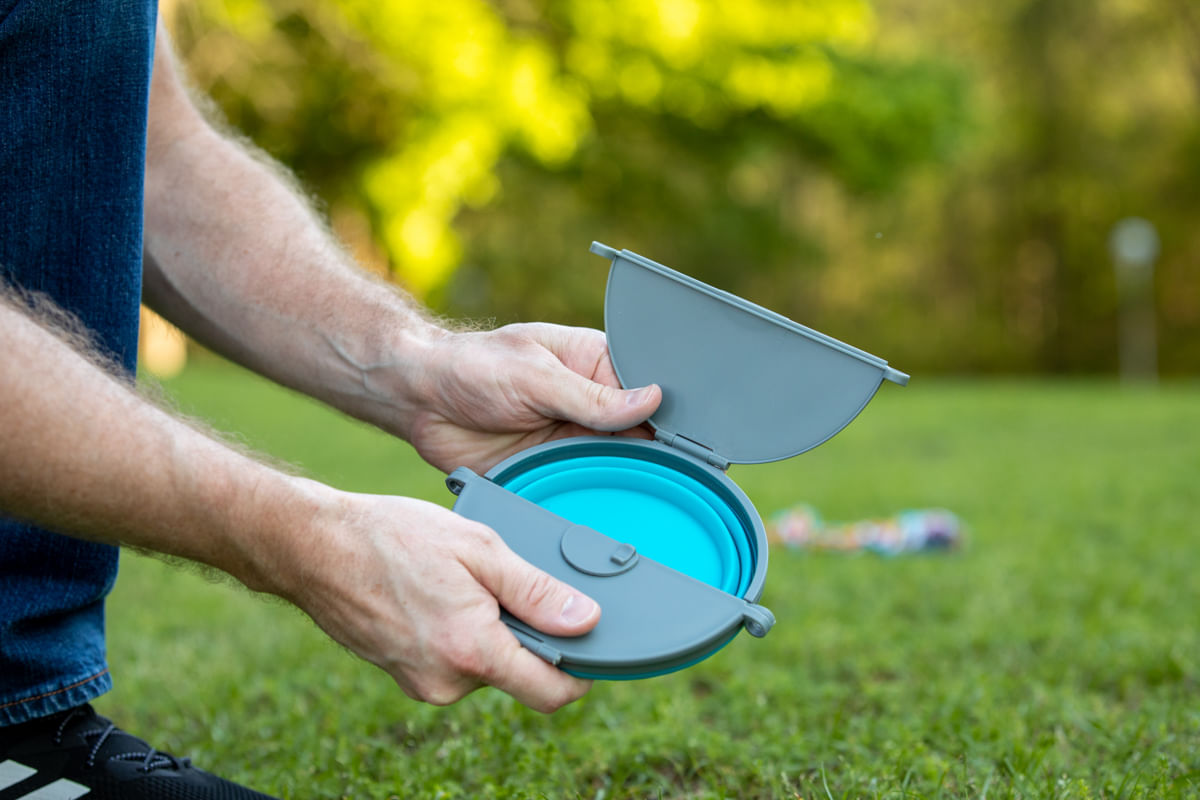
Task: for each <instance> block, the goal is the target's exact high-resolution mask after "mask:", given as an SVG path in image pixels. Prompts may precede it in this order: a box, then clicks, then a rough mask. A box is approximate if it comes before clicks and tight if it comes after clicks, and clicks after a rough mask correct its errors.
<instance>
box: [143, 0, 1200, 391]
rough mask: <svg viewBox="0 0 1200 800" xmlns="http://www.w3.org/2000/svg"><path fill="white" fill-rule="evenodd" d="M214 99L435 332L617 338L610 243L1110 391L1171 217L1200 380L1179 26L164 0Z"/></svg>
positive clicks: (1018, 14) (1033, 9) (1060, 5)
mask: <svg viewBox="0 0 1200 800" xmlns="http://www.w3.org/2000/svg"><path fill="white" fill-rule="evenodd" d="M164 9H165V11H166V13H167V14H168V17H169V24H170V27H171V28H172V30H173V32H174V35H175V36H176V39H177V41H178V43H179V45H180V48H181V50H182V51H183V53H184V54H185V57H186V58H187V61H188V64H189V67H190V70H191V73H192V76H193V78H194V80H195V81H196V83H197V84H198V85H199V87H200V88H201V89H203V90H205V91H207V92H210V93H211V94H212V95H213V96H214V97H215V99H216V101H217V103H218V105H219V106H220V107H221V108H222V109H223V111H224V114H225V116H227V117H228V118H229V120H230V121H231V122H232V123H233V124H234V125H235V126H237V127H238V128H240V129H241V130H243V131H245V132H246V133H247V134H248V135H249V136H250V137H251V138H252V139H254V140H255V141H256V142H257V143H258V144H259V145H260V146H262V147H264V148H265V149H266V150H268V151H269V152H270V153H272V154H273V155H275V156H276V157H278V158H280V159H281V160H283V161H284V162H285V163H287V164H289V165H290V166H292V167H293V168H294V169H296V171H297V172H298V173H299V175H300V177H301V179H302V180H303V181H304V182H305V183H306V184H307V185H309V186H311V187H313V189H314V190H315V191H316V193H317V194H318V195H319V196H320V197H322V198H324V200H325V201H326V202H327V203H328V206H329V213H330V217H331V219H332V222H333V224H334V226H335V228H337V229H338V231H339V232H340V233H341V234H342V235H343V236H344V237H345V238H346V239H347V240H348V241H350V242H351V244H352V245H353V246H354V248H355V250H356V252H357V253H358V255H359V256H360V258H361V259H363V260H364V261H365V262H366V263H368V264H373V265H375V266H376V267H377V268H378V269H380V270H391V271H392V272H393V274H395V275H396V276H397V277H398V279H399V280H401V281H402V282H403V283H405V284H406V285H407V286H408V287H409V288H411V289H412V290H414V291H415V292H416V293H417V294H419V295H421V296H422V297H424V298H425V299H426V300H428V301H430V302H431V303H433V304H434V305H435V307H437V308H439V309H441V310H443V311H447V312H449V313H454V314H466V315H470V316H489V317H496V318H497V319H498V320H499V321H509V320H514V319H531V318H547V319H552V320H556V321H563V322H581V323H588V324H598V323H599V322H600V319H601V307H602V294H603V283H604V276H605V270H604V269H603V265H602V264H601V263H600V262H599V261H598V260H597V259H594V258H592V257H589V256H588V255H587V253H586V248H587V245H588V243H589V242H590V241H591V240H592V239H600V240H601V241H605V242H607V243H609V244H612V245H615V246H618V247H628V248H630V249H633V250H637V251H639V252H641V253H643V254H645V255H647V256H649V257H651V258H655V259H656V260H659V261H662V262H664V263H667V264H670V265H672V266H674V267H676V268H679V269H682V270H684V271H687V272H689V273H691V274H694V275H696V276H697V277H699V278H701V279H703V280H706V281H709V282H711V283H714V284H716V285H718V286H720V287H721V288H724V289H728V290H730V291H733V292H736V293H739V294H742V295H744V296H746V297H749V298H750V299H752V300H756V301H758V302H760V303H763V304H765V305H768V306H770V307H772V308H774V309H777V310H779V311H781V312H783V313H785V314H788V315H789V316H792V317H794V318H796V319H799V320H800V321H802V322H804V323H806V324H809V325H812V326H814V327H817V328H820V329H822V330H825V331H828V332H829V333H831V334H833V335H835V336H839V337H841V338H845V339H847V340H849V341H851V342H853V343H855V344H858V345H860V346H862V347H865V348H867V349H870V350H873V351H877V352H880V353H882V354H884V355H886V356H887V357H888V358H889V359H891V360H892V361H893V362H895V363H897V364H899V365H900V366H902V367H903V368H906V369H909V370H913V371H916V370H936V369H941V370H959V371H962V370H967V371H998V370H1008V371H1013V370H1021V371H1028V370H1050V371H1111V370H1113V369H1114V368H1115V365H1116V313H1115V312H1116V293H1115V285H1114V279H1113V270H1112V266H1111V263H1110V261H1109V258H1108V254H1107V252H1106V249H1105V242H1106V239H1107V236H1108V231H1109V229H1110V227H1111V225H1112V224H1113V223H1114V222H1115V221H1116V220H1118V219H1120V218H1121V217H1124V216H1128V215H1137V216H1142V217H1146V218H1148V219H1150V220H1152V221H1153V222H1154V223H1155V224H1156V225H1157V226H1158V228H1159V230H1160V232H1161V234H1162V238H1163V254H1162V259H1161V261H1160V263H1159V266H1158V270H1157V272H1156V280H1157V286H1156V291H1157V297H1158V302H1159V306H1160V331H1159V341H1160V346H1161V350H1160V354H1159V362H1160V364H1161V366H1162V367H1163V369H1164V370H1165V371H1168V372H1172V371H1173V372H1190V373H1194V372H1195V371H1196V366H1197V365H1198V364H1200V269H1197V266H1196V265H1197V264H1200V180H1198V178H1200V114H1197V111H1198V108H1200V11H1197V9H1196V7H1195V5H1194V3H1193V2H1192V0H1141V1H1140V2H1134V1H1133V0H1086V1H1085V0H994V2H989V3H961V2H958V0H875V2H874V3H869V2H868V0H725V1H724V2H718V1H717V0H714V1H713V2H701V1H700V0H608V1H605V0H493V2H491V3H487V2H483V0H439V2H437V3H419V2H415V0H403V1H400V2H387V3H375V2H368V0H342V2H340V3H328V2H319V0H191V2H189V3H186V4H185V3H173V2H169V0H164Z"/></svg>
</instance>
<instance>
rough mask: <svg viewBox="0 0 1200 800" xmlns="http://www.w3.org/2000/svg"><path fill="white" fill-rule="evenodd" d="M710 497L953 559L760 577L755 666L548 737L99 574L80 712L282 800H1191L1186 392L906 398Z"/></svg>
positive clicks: (204, 365)
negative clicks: (936, 510) (100, 649)
mask: <svg viewBox="0 0 1200 800" xmlns="http://www.w3.org/2000/svg"><path fill="white" fill-rule="evenodd" d="M166 388H167V390H168V391H169V392H170V393H171V394H172V395H174V396H175V398H176V399H177V402H178V404H179V405H180V406H181V407H182V408H184V409H186V410H187V411H189V412H190V413H193V414H195V415H198V416H201V417H204V418H206V419H208V420H210V421H212V423H213V424H214V425H215V426H216V427H218V428H220V429H222V430H225V431H232V432H235V433H236V434H237V435H238V437H239V438H241V439H243V440H244V441H246V442H247V443H249V444H250V445H252V446H254V447H257V448H259V449H261V450H264V451H266V452H268V453H270V454H272V455H273V456H276V457H278V458H282V459H285V460H287V461H289V462H292V463H294V464H297V465H299V466H300V467H301V468H302V469H303V470H305V471H306V472H307V473H308V474H311V475H313V476H315V477H319V478H322V479H324V480H327V481H330V482H332V483H333V484H335V485H337V486H340V487H343V488H347V489H354V490H360V491H372V492H396V493H405V494H412V495H416V496H420V497H424V498H426V499H433V500H437V501H439V502H442V503H444V504H446V505H449V504H450V500H451V499H452V497H451V495H450V494H449V493H448V492H447V491H446V490H445V488H444V487H443V485H442V483H441V476H440V474H439V473H438V472H436V471H435V470H433V469H432V468H430V467H428V466H426V465H424V464H423V463H422V462H421V461H420V460H419V459H418V458H417V457H416V456H415V455H414V454H413V453H412V452H411V451H410V450H409V449H408V447H407V446H406V445H405V444H403V443H401V442H397V441H395V440H390V439H389V438H388V437H386V436H384V435H383V434H381V433H378V432H376V431H374V430H373V429H369V428H366V427H364V426H362V425H360V424H357V423H354V422H351V421H347V420H345V419H343V418H340V417H338V416H336V415H334V414H331V413H329V412H327V411H324V410H322V409H321V408H319V407H317V406H315V405H313V404H312V403H310V402H308V401H305V400H303V399H300V398H297V397H295V396H294V395H291V394H289V393H287V392H285V391H283V390H280V389H278V388H276V387H273V386H271V385H269V384H266V383H264V382H262V381H259V380H257V379H254V378H251V377H249V376H248V375H246V374H245V373H243V372H241V371H238V370H235V369H233V368H230V367H228V366H225V365H223V364H220V363H216V362H213V361H209V360H203V361H200V362H198V363H196V364H194V365H193V366H192V367H189V369H188V371H187V372H185V373H184V374H183V375H182V376H181V377H179V378H177V379H175V380H173V381H171V382H170V383H168V384H167V387H166ZM780 402H781V404H784V403H786V398H781V401H780ZM731 474H732V476H733V477H734V479H735V480H736V481H738V482H739V484H740V485H742V487H743V488H744V489H745V490H746V492H747V493H748V494H749V496H750V497H751V498H752V499H753V500H754V502H755V504H756V505H757V506H758V508H759V510H760V511H761V512H762V513H763V514H764V516H768V515H770V514H771V513H772V512H774V511H776V510H778V509H781V508H785V507H788V506H790V505H793V504H796V503H800V502H804V503H809V504H811V505H813V506H814V507H816V508H817V509H819V511H820V512H821V513H822V515H823V516H825V517H826V518H828V519H842V520H848V519H856V518H861V517H870V516H877V515H886V514H890V513H892V512H894V511H898V510H901V509H905V508H921V507H930V506H933V507H945V508H949V509H951V510H953V511H954V512H956V513H957V514H959V515H960V516H961V517H962V518H963V519H964V520H965V521H966V522H967V523H968V525H969V540H968V543H967V546H966V547H965V548H964V549H963V550H962V551H960V552H957V553H952V554H941V555H928V556H903V557H896V558H891V559H887V558H881V557H877V556H874V555H842V554H811V553H807V554H806V553H800V552H797V551H792V550H787V549H780V548H777V549H773V550H772V552H771V556H770V557H771V562H770V564H771V566H770V572H769V574H768V578H767V586H766V592H765V594H764V597H763V601H762V602H763V603H764V604H765V605H767V606H768V607H770V608H771V609H772V610H773V611H774V612H775V615H776V616H777V617H778V620H779V622H778V624H777V625H776V626H775V628H774V629H773V630H772V631H771V633H770V635H768V636H767V637H766V638H765V639H761V640H759V639H752V638H750V637H748V636H745V635H741V636H739V637H738V638H736V639H735V640H734V641H733V642H732V643H731V644H730V645H729V646H728V647H726V648H725V649H724V650H722V651H721V652H720V653H718V654H717V655H716V656H714V657H713V658H711V659H709V660H707V661H705V662H703V663H702V664H700V665H698V666H696V667H693V668H691V669H688V670H685V671H683V672H679V673H676V674H673V675H669V676H665V677H661V678H655V679H652V680H648V681H640V682H629V683H600V682H598V683H597V684H596V685H595V687H594V688H593V689H592V691H591V693H590V694H589V695H588V696H587V697H585V698H584V699H583V700H581V701H580V702H578V703H575V704H573V705H572V706H569V707H567V708H566V709H564V710H562V711H560V712H559V713H557V714H554V715H551V716H542V715H540V714H537V713H534V712H530V711H528V710H526V709H524V708H522V707H520V706H518V705H517V704H516V703H515V702H513V701H511V700H510V699H509V698H507V697H506V696H504V695H502V694H500V693H498V692H495V691H492V690H483V691H480V692H476V693H475V694H473V695H471V696H470V697H468V698H467V699H466V700H464V701H462V702H461V703H459V704H457V705H456V706H453V707H450V708H444V709H443V708H433V707H429V706H425V705H421V704H418V703H415V702H413V701H410V700H409V699H407V698H406V697H405V696H404V695H403V694H402V693H401V692H400V691H399V690H398V689H396V688H395V686H394V685H393V684H392V683H391V681H390V679H389V678H388V677H387V676H386V675H384V674H382V673H381V672H379V671H378V670H376V669H375V668H373V667H371V666H369V665H367V664H364V663H362V662H360V661H358V660H357V659H355V658H354V657H352V656H350V655H349V654H347V653H346V652H344V651H343V650H341V649H340V648H338V647H337V646H335V645H333V644H331V643H329V642H328V641H326V640H325V639H324V638H323V637H322V635H321V634H320V633H319V632H318V631H317V630H316V629H315V627H314V626H313V625H312V624H311V623H309V622H308V621H307V620H306V619H305V618H304V617H303V616H302V615H300V614H299V613H298V612H295V611H294V610H292V609H291V608H289V607H287V606H285V605H283V604H281V603H279V602H271V601H266V600H264V599H262V598H260V597H256V596H253V595H251V594H249V593H248V592H246V591H245V590H243V589H240V588H236V587H234V586H231V585H229V584H228V583H223V582H220V581H212V580H210V579H207V578H206V577H205V576H204V575H202V574H200V573H199V572H198V571H196V570H191V569H187V568H184V569H180V568H179V567H173V566H168V565H165V564H162V563H160V562H158V561H154V560H149V559H145V558H139V557H136V556H133V555H127V556H126V557H125V559H124V562H123V565H122V577H121V580H120V581H119V582H118V585H117V588H116V590H115V592H114V594H113V597H112V602H111V605H110V621H109V626H110V649H111V661H112V667H113V672H114V675H115V680H116V689H115V690H114V691H113V692H112V693H111V694H110V695H108V696H107V697H105V698H103V699H102V700H101V701H100V702H99V703H98V707H99V708H100V710H101V711H102V712H105V713H108V714H109V715H111V716H113V717H114V718H116V719H117V720H118V722H120V723H121V724H123V725H125V726H127V727H129V728H130V729H132V730H134V731H136V732H139V733H141V734H143V735H145V736H147V737H149V738H152V740H153V741H154V743H155V744H156V745H158V746H160V747H163V748H167V749H171V750H174V751H176V752H179V753H182V754H187V755H191V756H192V757H193V758H194V760H196V761H197V762H198V763H199V764H201V765H202V766H205V767H207V768H209V769H211V770H213V771H216V772H219V773H222V774H225V775H228V776H230V777H232V778H236V779H238V780H241V781H244V782H247V783H249V784H251V785H255V786H257V787H259V788H261V789H262V790H264V791H269V792H272V793H274V794H277V795H279V796H281V797H284V798H343V797H345V798H390V797H396V798H412V797H472V798H474V797H548V798H559V797H563V798H575V797H579V798H626V797H628V798H660V797H661V798H710V797H711V798H717V797H730V798H733V797H736V798H759V797H764V798H766V797H781V798H794V797H802V798H806V800H807V799H809V798H852V797H867V798H877V797H878V798H901V797H944V798H957V797H989V798H1007V797H1046V798H1067V797H1071V798H1115V797H1179V798H1183V797H1196V796H1200V624H1198V621H1200V611H1198V609H1200V579H1198V578H1197V575H1196V572H1197V568H1198V567H1200V539H1198V536H1197V533H1198V529H1200V485H1198V484H1200V385H1197V384H1195V383H1187V384H1168V385H1164V386H1162V387H1159V388H1158V389H1156V390H1133V389H1127V388H1122V387H1120V386H1117V385H1115V384H1112V383H1106V382H1035V381H1029V382H1022V381H948V380H937V381H934V380H925V379H923V378H921V377H920V376H917V377H915V378H914V380H913V382H912V384H911V385H910V386H909V387H908V388H905V389H900V388H898V387H894V386H890V385H887V386H884V387H883V389H882V390H881V391H880V394H879V396H878V397H877V398H876V399H875V401H874V402H873V403H872V404H871V405H870V406H869V407H868V408H867V409H866V411H865V412H864V413H863V414H862V416H861V417H860V418H859V419H858V420H857V421H855V422H854V423H853V424H852V425H851V426H850V427H849V428H847V429H846V430H845V431H843V432H842V433H841V434H839V435H838V436H837V437H836V438H834V439H833V440H831V441H830V442H828V443H826V444H825V445H822V446H821V447H820V448H818V449H817V450H814V451H812V452H810V453H807V454H804V455H802V456H799V457H797V458H795V459H792V460H790V461H788V462H786V463H781V464H771V465H765V466H754V467H741V468H735V469H734V470H733V472H732V473H731Z"/></svg>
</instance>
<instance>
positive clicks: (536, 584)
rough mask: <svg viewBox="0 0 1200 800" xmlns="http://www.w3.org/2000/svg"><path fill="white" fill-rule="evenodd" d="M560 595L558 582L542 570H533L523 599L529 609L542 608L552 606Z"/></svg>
mask: <svg viewBox="0 0 1200 800" xmlns="http://www.w3.org/2000/svg"><path fill="white" fill-rule="evenodd" d="M558 594H559V588H558V581H556V580H554V578H551V577H550V576H549V575H547V574H546V573H544V572H542V571H541V570H538V569H534V570H531V572H530V575H529V578H528V579H527V581H526V584H525V587H524V591H523V593H522V597H523V599H524V600H525V603H526V605H527V607H530V608H541V607H542V606H544V605H547V604H552V603H553V601H554V600H555V599H557V597H558Z"/></svg>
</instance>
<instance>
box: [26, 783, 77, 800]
mask: <svg viewBox="0 0 1200 800" xmlns="http://www.w3.org/2000/svg"><path fill="white" fill-rule="evenodd" d="M91 791H92V790H91V789H89V788H88V787H86V786H83V785H81V784H78V783H76V782H75V781H69V780H67V779H66V778H59V779H58V780H56V781H55V782H54V783H51V784H48V785H46V786H43V787H42V788H40V789H36V790H34V791H32V792H30V793H29V794H27V795H25V796H24V797H21V798H19V800H75V798H77V797H83V796H84V795H85V794H90V793H91Z"/></svg>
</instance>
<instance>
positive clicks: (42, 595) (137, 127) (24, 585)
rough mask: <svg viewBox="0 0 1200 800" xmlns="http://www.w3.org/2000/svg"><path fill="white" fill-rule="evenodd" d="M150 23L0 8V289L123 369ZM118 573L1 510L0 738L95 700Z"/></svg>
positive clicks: (103, 9)
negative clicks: (4, 729) (52, 308)
mask: <svg viewBox="0 0 1200 800" xmlns="http://www.w3.org/2000/svg"><path fill="white" fill-rule="evenodd" d="M155 19H156V8H155V2H154V0H0V282H2V283H4V284H7V285H9V286H17V287H21V288H22V289H24V290H27V291H30V292H37V293H39V294H41V295H43V296H46V297H49V298H50V299H51V300H53V301H54V302H55V303H56V304H58V305H59V306H60V307H62V308H64V309H66V310H68V311H70V312H71V313H72V314H74V315H75V316H76V317H77V318H78V319H79V320H80V322H81V323H82V324H83V325H84V326H85V327H87V328H88V329H89V330H90V331H91V333H92V336H93V338H94V339H95V343H96V346H97V347H98V348H99V349H101V350H103V351H105V352H107V354H108V355H109V356H111V357H112V358H113V359H115V360H116V361H117V362H118V363H120V364H121V365H122V367H123V368H124V369H126V370H129V371H132V370H133V369H134V365H135V360H136V357H137V324H138V303H139V300H140V296H141V268H142V192H143V188H142V187H143V178H144V171H145V150H146V109H147V101H148V97H149V80H150V68H151V64H152V63H153V52H154V25H155ZM2 346H3V345H0V347H2ZM0 357H3V355H2V353H0ZM48 368H51V369H52V368H53V367H52V365H51V366H50V367H48ZM85 400H86V399H85V398H80V401H81V402H84V401H85ZM11 424H15V425H19V424H20V421H19V420H17V421H14V422H12V423H11ZM116 574H117V548H115V547H113V546H110V545H103V544H97V543H94V542H84V541H81V540H78V539H72V538H69V537H67V536H63V535H60V534H58V533H54V532H51V531H45V530H40V529H37V528H36V527H34V526H31V525H26V524H23V523H21V522H19V521H17V520H14V519H11V518H9V517H7V516H5V515H4V514H3V509H0V725H11V724H16V723H20V722H24V721H26V720H28V719H33V718H36V717H41V716H45V715H47V714H51V713H54V712H55V711H58V710H61V709H64V708H69V707H71V706H74V705H78V704H79V703H83V702H86V701H87V700H89V699H91V698H93V697H95V696H96V695H99V694H101V693H103V692H105V691H107V690H108V689H109V687H110V686H111V679H110V678H109V675H108V666H107V664H106V661H105V648H104V597H105V596H106V595H107V594H108V591H109V589H110V588H111V587H112V584H113V581H114V580H115V579H116Z"/></svg>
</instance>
